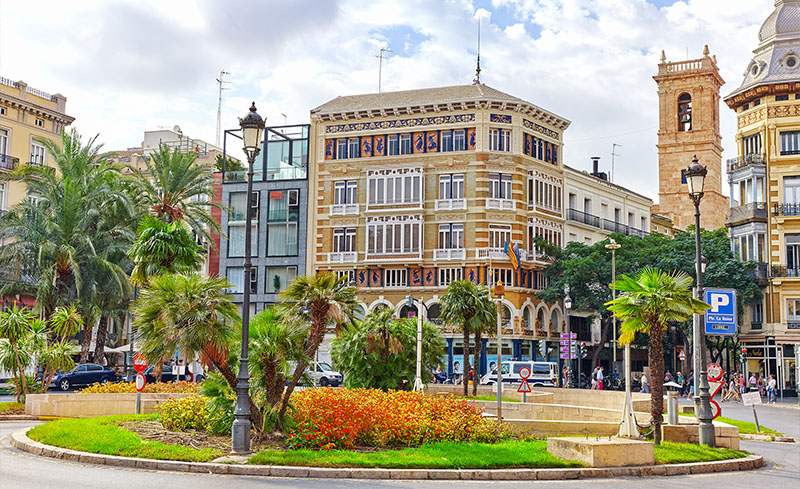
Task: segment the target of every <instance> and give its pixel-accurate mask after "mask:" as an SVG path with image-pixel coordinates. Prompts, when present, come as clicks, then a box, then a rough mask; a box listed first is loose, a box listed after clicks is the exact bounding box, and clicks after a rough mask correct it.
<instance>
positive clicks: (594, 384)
mask: <svg viewBox="0 0 800 489" xmlns="http://www.w3.org/2000/svg"><path fill="white" fill-rule="evenodd" d="M598 368H600V367H595V368H594V370H592V390H596V389H597V369H598Z"/></svg>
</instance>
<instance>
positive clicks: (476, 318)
mask: <svg viewBox="0 0 800 489" xmlns="http://www.w3.org/2000/svg"><path fill="white" fill-rule="evenodd" d="M440 308H441V316H440V317H441V319H442V321H443V322H444V323H445V324H451V325H453V326H456V327H458V328H460V329H461V332H462V333H463V335H464V336H463V337H464V367H463V369H464V370H463V371H464V377H463V384H464V396H467V395H469V385H468V383H467V373H468V372H469V350H470V348H469V334H470V332H474V333H475V359H474V365H475V367H476V368H475V375H474V377H475V378H474V379H473V388H472V393H473V395H475V394H476V393H477V391H478V379H477V377H478V370H477V365H478V364H479V362H480V347H479V346H478V345H480V339H481V333H482V332H483V331H485V330H486V329H487V328H488V325H490V324H492V323H493V322H494V321H495V320H496V317H497V305H496V304H495V303H494V302H492V299H491V297H490V296H489V288H488V287H486V286H484V285H477V284H474V283H472V282H470V281H469V280H457V281H455V282H453V283H451V284H450V285H449V286H448V287H447V292H445V294H444V295H443V296H442V299H441V302H440ZM500 356H501V355H500V352H498V364H499V359H500ZM497 368H500V366H499V365H498V367H497Z"/></svg>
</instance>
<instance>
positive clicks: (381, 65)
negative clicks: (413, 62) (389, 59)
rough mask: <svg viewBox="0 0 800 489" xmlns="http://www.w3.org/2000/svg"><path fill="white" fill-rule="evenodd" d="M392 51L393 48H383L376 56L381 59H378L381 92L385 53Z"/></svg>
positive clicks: (379, 89) (379, 88)
mask: <svg viewBox="0 0 800 489" xmlns="http://www.w3.org/2000/svg"><path fill="white" fill-rule="evenodd" d="M391 52H392V50H391V49H389V48H381V52H380V54H378V55H377V56H375V57H376V58H378V59H379V60H380V61H378V93H380V91H381V82H382V80H381V78H382V76H383V60H384V58H385V56H384V55H383V53H391Z"/></svg>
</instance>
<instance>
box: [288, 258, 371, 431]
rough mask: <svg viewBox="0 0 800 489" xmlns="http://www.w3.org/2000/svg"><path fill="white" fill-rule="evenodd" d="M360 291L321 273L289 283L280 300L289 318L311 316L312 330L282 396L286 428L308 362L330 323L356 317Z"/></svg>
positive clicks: (333, 276)
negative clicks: (286, 417) (293, 397)
mask: <svg viewBox="0 0 800 489" xmlns="http://www.w3.org/2000/svg"><path fill="white" fill-rule="evenodd" d="M357 292H358V289H357V288H356V287H353V286H351V285H349V281H348V280H347V278H346V277H341V278H336V276H335V275H334V274H332V273H321V274H317V275H314V276H301V277H297V278H295V280H294V281H293V282H292V283H291V284H289V286H288V287H287V288H286V290H285V291H283V293H281V295H280V297H281V298H282V299H283V306H284V307H285V308H286V313H287V317H289V318H291V319H299V318H303V317H304V316H305V314H306V312H309V313H310V315H311V327H310V328H309V331H308V336H307V337H306V341H305V348H304V353H303V356H302V357H301V358H300V360H299V361H298V362H297V366H296V367H295V370H294V373H293V374H292V378H291V379H290V381H289V385H288V386H287V387H286V392H285V393H284V395H283V401H282V403H281V409H280V412H279V413H278V422H279V423H280V424H281V425H283V420H284V416H285V415H286V408H287V407H288V406H289V398H290V397H291V395H292V392H293V391H294V388H295V387H296V386H297V383H298V382H299V381H300V378H301V377H302V376H303V372H305V369H306V367H307V366H308V361H307V359H309V358H314V357H315V356H316V353H317V349H318V348H319V345H320V343H322V339H323V338H324V336H325V331H326V330H327V328H328V324H329V322H334V323H336V324H341V323H342V322H343V320H344V319H345V318H347V317H351V316H352V315H353V311H354V310H355V308H356V307H357V306H358V301H357V300H356V294H357Z"/></svg>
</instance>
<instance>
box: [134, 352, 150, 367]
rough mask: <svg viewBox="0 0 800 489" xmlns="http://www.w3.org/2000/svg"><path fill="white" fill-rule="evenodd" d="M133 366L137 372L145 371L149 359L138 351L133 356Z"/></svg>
mask: <svg viewBox="0 0 800 489" xmlns="http://www.w3.org/2000/svg"><path fill="white" fill-rule="evenodd" d="M133 368H134V369H135V370H136V371H137V372H144V369H146V368H147V359H146V358H145V357H144V355H142V354H141V353H137V354H136V355H134V356H133Z"/></svg>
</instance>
